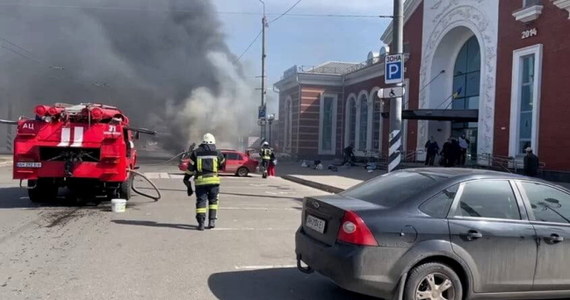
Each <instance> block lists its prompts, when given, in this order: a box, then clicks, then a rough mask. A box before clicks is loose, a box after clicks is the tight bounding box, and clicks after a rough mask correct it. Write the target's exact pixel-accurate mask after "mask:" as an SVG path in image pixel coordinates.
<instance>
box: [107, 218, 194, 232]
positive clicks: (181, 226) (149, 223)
mask: <svg viewBox="0 0 570 300" xmlns="http://www.w3.org/2000/svg"><path fill="white" fill-rule="evenodd" d="M111 222H113V223H115V224H121V225H135V226H148V227H164V228H175V229H184V230H198V227H197V226H196V225H190V224H170V223H158V222H154V221H140V220H113V221H111Z"/></svg>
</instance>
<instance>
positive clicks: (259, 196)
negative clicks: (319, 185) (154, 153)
mask: <svg viewBox="0 0 570 300" xmlns="http://www.w3.org/2000/svg"><path fill="white" fill-rule="evenodd" d="M137 189H139V190H154V189H153V188H148V187H142V188H139V187H137ZM159 189H160V190H161V191H169V192H184V193H186V189H167V188H160V187H159ZM220 195H231V196H239V197H256V198H278V199H291V200H296V201H303V198H301V197H287V196H276V195H271V194H260V195H257V194H241V193H224V192H221V193H220Z"/></svg>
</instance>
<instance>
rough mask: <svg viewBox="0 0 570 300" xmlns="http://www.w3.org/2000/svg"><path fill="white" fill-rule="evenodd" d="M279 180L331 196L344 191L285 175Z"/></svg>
mask: <svg viewBox="0 0 570 300" xmlns="http://www.w3.org/2000/svg"><path fill="white" fill-rule="evenodd" d="M281 178H283V179H285V180H289V181H292V182H295V183H298V184H302V185H306V186H310V187H312V188H315V189H318V190H321V191H325V192H329V193H333V194H338V193H340V192H344V189H341V188H338V187H336V186H332V185H328V184H323V183H319V182H314V181H310V180H306V179H302V178H299V177H296V176H292V175H285V176H282V177H281Z"/></svg>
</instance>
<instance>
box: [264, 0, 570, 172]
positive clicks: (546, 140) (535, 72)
mask: <svg viewBox="0 0 570 300" xmlns="http://www.w3.org/2000/svg"><path fill="white" fill-rule="evenodd" d="M569 10H570V0H512V1H496V0H424V1H421V0H407V1H406V2H405V25H404V51H405V54H406V55H405V56H406V61H405V78H406V79H405V86H406V95H405V98H404V101H403V106H404V107H403V109H404V111H403V117H404V146H403V149H402V150H403V151H404V152H405V153H407V154H406V155H412V156H414V159H417V160H423V159H424V157H423V153H422V151H418V150H422V149H423V145H424V144H425V142H426V141H427V140H428V139H429V137H431V136H433V137H434V138H435V139H436V141H438V143H439V144H440V145H442V143H443V142H444V141H445V140H446V139H447V138H449V137H451V136H454V137H458V136H460V135H462V134H465V135H466V136H467V137H468V139H469V140H470V141H471V144H470V149H469V153H470V157H471V158H472V159H473V160H474V161H476V162H478V163H480V164H484V163H485V160H484V159H483V157H489V156H497V157H498V156H501V157H512V158H515V159H518V160H522V156H523V153H524V149H525V148H527V147H531V148H532V149H533V150H534V152H535V153H536V154H537V155H538V156H539V157H540V159H541V161H543V162H544V163H545V169H547V170H552V171H559V172H563V171H566V170H570V159H567V158H566V155H564V153H563V149H566V148H568V147H570V130H569V129H570V128H569V127H570V122H568V121H567V120H566V119H567V116H569V113H570V106H568V105H566V102H567V100H568V99H569V98H570V96H568V95H567V93H565V90H566V89H565V85H566V84H568V83H570V39H569V38H568V37H569V36H570V19H569V13H570V12H569ZM391 37H392V29H391V25H390V26H389V27H388V28H387V30H386V31H385V32H384V34H383V35H382V41H383V42H384V43H385V44H386V45H389V44H390V43H391ZM386 50H387V47H386V48H383V49H382V50H381V51H380V53H375V52H374V51H372V52H370V53H369V55H368V59H367V61H366V62H364V63H360V64H343V63H325V64H323V65H320V66H318V67H314V68H299V67H294V68H292V69H290V70H288V71H287V72H285V73H284V76H283V78H282V80H281V81H279V82H278V83H276V85H275V86H276V88H277V89H279V91H280V94H279V95H280V97H279V101H280V106H279V107H280V111H279V115H280V119H281V121H282V122H281V124H282V126H281V128H280V129H279V132H280V135H279V139H280V142H283V143H284V144H286V145H288V146H289V147H285V150H286V151H288V152H290V153H293V154H296V155H298V156H302V157H313V156H318V157H323V156H337V157H338V156H340V155H341V154H342V149H343V148H344V147H345V146H347V145H350V144H353V145H354V146H355V149H356V150H357V155H360V156H366V155H369V154H371V153H376V154H379V155H381V156H384V157H385V155H386V154H387V153H386V152H387V146H386V145H387V138H388V136H387V132H388V119H387V117H388V118H389V116H387V114H386V113H387V112H389V105H390V102H389V100H387V99H386V100H384V99H380V98H378V96H377V91H378V90H379V89H380V88H383V87H386V85H385V84H384V63H383V61H384V57H383V55H384V54H385V52H387V51H386ZM284 118H285V119H284ZM487 161H488V160H487Z"/></svg>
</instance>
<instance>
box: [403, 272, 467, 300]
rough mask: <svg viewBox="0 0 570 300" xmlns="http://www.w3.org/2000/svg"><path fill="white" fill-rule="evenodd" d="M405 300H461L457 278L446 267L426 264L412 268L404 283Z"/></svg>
mask: <svg viewBox="0 0 570 300" xmlns="http://www.w3.org/2000/svg"><path fill="white" fill-rule="evenodd" d="M404 299H406V300H461V299H463V288H462V286H461V280H460V279H459V276H457V274H456V273H455V272H454V271H453V270H452V269H451V268H450V267H448V266H446V265H444V264H440V263H427V264H423V265H420V266H418V267H416V268H414V269H413V270H412V271H411V272H410V276H409V277H408V281H407V282H406V288H405V297H404Z"/></svg>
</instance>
